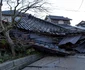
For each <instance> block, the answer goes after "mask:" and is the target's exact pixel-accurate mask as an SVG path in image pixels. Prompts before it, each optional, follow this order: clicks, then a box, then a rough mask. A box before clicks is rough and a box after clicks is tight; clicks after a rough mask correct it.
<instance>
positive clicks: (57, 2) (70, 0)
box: [2, 0, 85, 26]
mask: <svg viewBox="0 0 85 70" xmlns="http://www.w3.org/2000/svg"><path fill="white" fill-rule="evenodd" d="M46 1H47V2H49V3H50V5H48V6H47V7H49V8H50V10H49V12H47V13H42V14H41V13H38V14H35V15H36V16H38V17H45V16H46V15H56V16H64V17H68V18H71V19H72V20H71V25H73V26H74V25H76V24H78V23H79V22H80V21H82V20H85V0H46ZM7 8H8V7H7V6H6V4H3V6H2V10H6V9H7Z"/></svg>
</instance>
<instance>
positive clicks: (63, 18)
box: [47, 15, 72, 20]
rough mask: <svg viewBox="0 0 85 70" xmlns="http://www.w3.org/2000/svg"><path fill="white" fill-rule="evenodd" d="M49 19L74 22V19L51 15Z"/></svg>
mask: <svg viewBox="0 0 85 70" xmlns="http://www.w3.org/2000/svg"><path fill="white" fill-rule="evenodd" d="M47 17H49V18H51V19H57V20H72V19H70V18H67V17H63V16H53V15H49V16H47Z"/></svg>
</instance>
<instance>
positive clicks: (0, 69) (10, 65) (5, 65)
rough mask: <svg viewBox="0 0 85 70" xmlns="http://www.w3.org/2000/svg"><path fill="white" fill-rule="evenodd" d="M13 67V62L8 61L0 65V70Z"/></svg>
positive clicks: (7, 69)
mask: <svg viewBox="0 0 85 70" xmlns="http://www.w3.org/2000/svg"><path fill="white" fill-rule="evenodd" d="M13 66H14V64H13V61H8V62H5V63H2V64H1V65H0V70H9V69H10V68H12V67H13Z"/></svg>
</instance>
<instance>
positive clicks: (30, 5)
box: [1, 0, 47, 56]
mask: <svg viewBox="0 0 85 70" xmlns="http://www.w3.org/2000/svg"><path fill="white" fill-rule="evenodd" d="M5 2H6V3H7V4H8V6H9V7H10V11H13V14H12V15H11V17H12V22H11V23H9V25H8V26H6V27H5V26H4V25H3V24H2V25H1V26H2V30H1V32H3V34H4V36H5V37H6V40H7V42H8V43H9V45H10V47H11V51H12V54H13V56H15V50H14V47H15V45H14V42H13V40H12V39H11V38H10V35H9V31H10V30H11V29H12V28H13V27H14V26H16V24H17V22H16V21H15V18H16V17H17V16H18V15H20V14H21V13H26V12H27V11H28V10H32V11H40V12H42V11H47V9H46V8H45V7H44V5H45V4H47V2H45V1H44V0H5ZM16 11H18V13H17V12H16ZM20 17H22V15H21V16H20Z"/></svg>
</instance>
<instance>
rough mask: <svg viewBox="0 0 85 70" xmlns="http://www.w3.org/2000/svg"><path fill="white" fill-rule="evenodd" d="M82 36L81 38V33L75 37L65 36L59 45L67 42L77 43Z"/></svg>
mask: <svg viewBox="0 0 85 70" xmlns="http://www.w3.org/2000/svg"><path fill="white" fill-rule="evenodd" d="M80 38H81V35H78V36H73V37H65V38H63V39H62V40H61V42H60V43H59V45H64V44H67V43H72V44H75V43H76V42H77V41H78V40H79V39H80Z"/></svg>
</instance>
